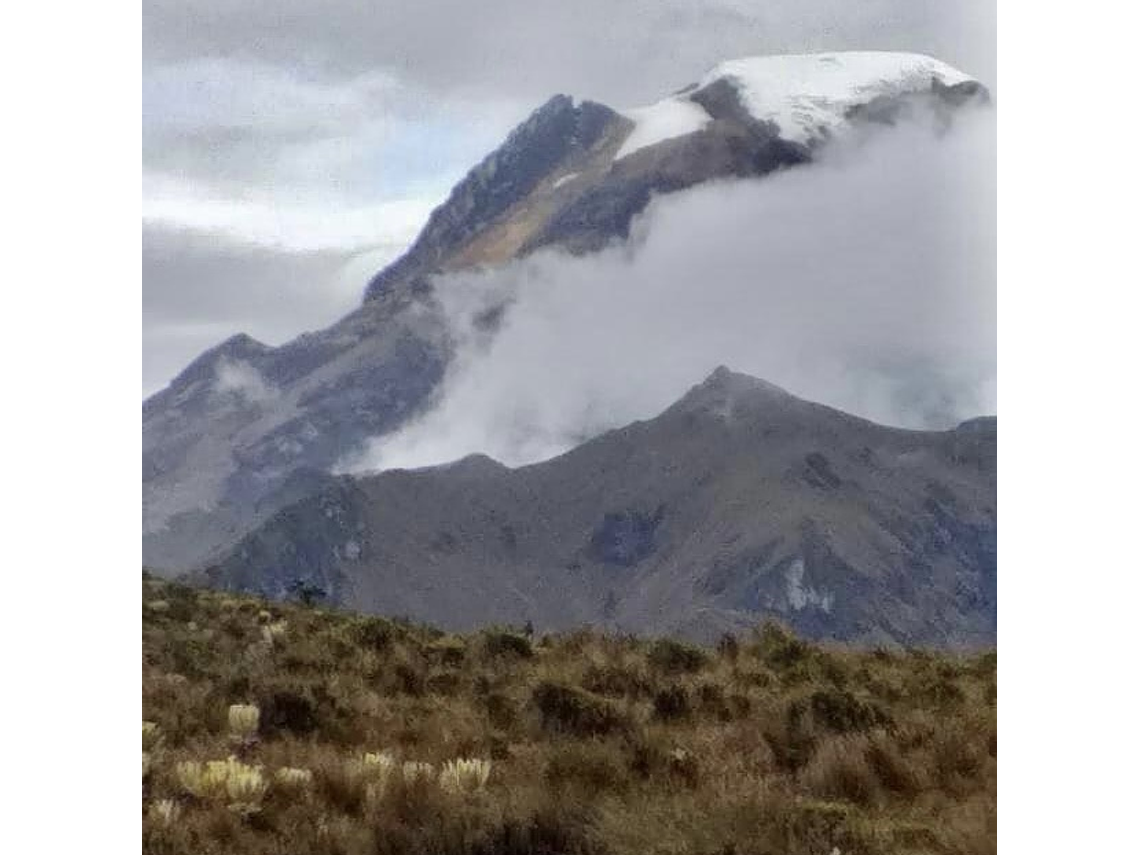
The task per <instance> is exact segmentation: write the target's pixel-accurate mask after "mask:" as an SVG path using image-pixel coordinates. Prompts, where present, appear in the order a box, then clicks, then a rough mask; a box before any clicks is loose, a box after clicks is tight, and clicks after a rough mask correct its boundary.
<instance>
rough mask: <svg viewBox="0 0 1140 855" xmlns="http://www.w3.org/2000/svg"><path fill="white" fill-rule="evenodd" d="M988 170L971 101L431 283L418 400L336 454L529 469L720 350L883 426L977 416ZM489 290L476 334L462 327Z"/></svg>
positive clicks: (987, 308)
mask: <svg viewBox="0 0 1140 855" xmlns="http://www.w3.org/2000/svg"><path fill="white" fill-rule="evenodd" d="M994 175H995V152H994V121H993V115H992V112H991V111H988V110H983V111H980V112H977V113H972V114H970V115H966V116H960V117H959V119H958V121H957V122H956V124H955V127H954V129H953V130H952V131H950V132H949V133H939V132H936V131H934V130H932V129H931V127H930V125H929V123H921V124H920V123H915V124H913V125H908V126H903V127H899V128H894V129H891V130H889V131H882V132H879V133H876V134H875V135H873V136H871V137H868V138H866V139H861V140H853V141H849V142H847V143H845V144H842V145H837V146H835V147H833V149H832V150H831V151H830V152H828V153H827V154H826V156H825V157H824V158H823V159H822V160H821V161H820V162H818V163H816V164H813V165H811V166H808V167H802V168H797V169H792V170H788V171H786V172H784V173H781V174H779V175H774V176H769V177H766V178H763V179H757V180H749V181H738V182H726V183H722V184H718V185H713V186H703V187H700V188H697V189H694V190H691V191H687V192H685V193H680V194H674V195H671V196H665V197H661V198H659V199H658V200H657V201H655V202H654V203H653V204H652V205H651V206H650V208H649V209H648V210H647V211H646V213H645V214H644V216H643V217H642V218H641V220H640V221H639V223H638V224H637V227H636V229H635V237H634V239H633V240H631V242H630V243H629V244H627V245H625V246H615V247H613V248H611V249H609V250H606V251H604V252H602V253H598V254H596V255H592V256H587V257H582V258H569V257H566V256H563V255H558V254H542V255H538V256H535V257H532V258H530V259H526V260H523V261H520V262H517V263H514V264H512V265H510V266H509V267H507V268H505V269H502V270H499V271H495V272H489V273H481V274H474V273H473V274H467V275H451V276H448V277H446V278H442V279H440V280H438V281H437V285H438V288H439V293H440V295H441V297H442V299H443V300H444V303H445V305H446V307H447V311H448V313H449V315H450V317H451V320H452V323H453V324H454V325H455V329H456V332H457V335H458V336H459V337H460V340H461V345H460V351H459V356H458V358H457V359H456V361H455V363H454V364H453V367H452V369H451V371H450V372H449V375H448V377H447V378H446V380H445V382H444V384H443V386H442V388H441V391H440V394H439V396H438V399H437V404H436V406H435V407H434V408H433V409H432V410H431V411H430V412H429V413H427V414H426V415H425V416H424V417H423V418H422V419H420V420H419V421H417V422H415V423H413V424H411V425H409V426H408V427H407V428H405V429H404V430H402V431H400V432H398V433H397V434H395V435H393V436H390V437H387V438H383V439H380V440H378V441H376V442H375V443H374V445H373V446H372V448H370V449H369V450H368V452H367V453H366V454H364V455H363V456H362V457H360V458H358V459H355V460H352V461H346V462H345V468H347V469H351V470H362V469H376V468H383V469H387V468H411V467H417V466H425V465H431V464H437V463H442V462H445V461H449V460H454V459H457V458H460V457H462V456H464V455H467V454H470V453H474V452H482V453H486V454H489V455H491V456H492V457H495V458H496V459H498V460H501V461H503V462H505V463H507V464H509V465H518V464H524V463H529V462H535V461H538V460H542V459H545V458H547V457H550V456H552V455H555V454H558V453H560V452H562V451H564V450H566V449H568V448H569V447H571V446H573V445H575V444H577V443H578V442H581V441H582V440H583V439H585V438H587V437H590V436H593V435H595V434H597V433H599V432H601V431H603V430H606V429H609V428H613V427H618V426H621V425H624V424H627V423H629V422H631V421H633V420H636V419H643V418H649V417H652V416H654V415H656V414H657V413H659V412H660V411H661V410H662V409H664V408H665V407H667V406H668V405H669V404H671V403H672V402H673V401H675V400H676V399H677V398H678V397H679V396H681V395H682V394H684V392H685V390H686V389H688V388H689V387H690V386H692V385H693V384H694V383H697V382H699V381H700V380H702V379H703V378H704V377H705V376H706V375H707V374H708V373H709V372H711V371H712V369H713V368H715V367H716V366H717V365H718V364H722V363H723V364H726V365H728V366H730V367H731V368H733V369H735V370H738V371H743V372H746V373H749V374H753V375H755V376H758V377H761V378H764V379H766V380H769V381H771V382H774V383H776V384H778V385H781V386H783V387H784V388H786V389H787V390H789V391H790V392H792V393H794V394H797V395H799V396H801V397H804V398H808V399H811V400H815V401H819V402H822V403H825V404H829V405H831V406H835V407H838V408H841V409H843V410H846V411H849V412H852V413H855V414H858V415H861V416H864V417H867V418H870V419H873V420H876V421H879V422H884V423H887V424H893V425H898V426H904V427H928V428H944V427H950V426H952V425H953V424H955V423H956V422H957V421H959V420H962V419H965V418H969V417H972V416H975V415H979V414H988V413H994V412H996V379H995V378H996V364H995V363H996V340H995V339H996V327H995V221H994V219H995V217H994V215H995V194H994ZM502 300H509V301H510V307H509V309H508V311H507V312H506V313H505V315H504V317H503V321H502V324H501V326H500V328H499V330H498V332H497V333H496V334H494V335H489V334H486V333H480V332H478V328H477V326H476V325H474V324H473V320H474V319H475V318H476V317H478V316H479V315H480V314H481V313H482V312H484V311H485V310H486V309H487V307H488V306H491V305H494V304H495V303H496V302H497V301H502Z"/></svg>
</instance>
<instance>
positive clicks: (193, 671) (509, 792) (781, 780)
mask: <svg viewBox="0 0 1140 855" xmlns="http://www.w3.org/2000/svg"><path fill="white" fill-rule="evenodd" d="M143 600H144V609H143V615H144V619H143V715H144V718H145V721H146V723H145V724H144V729H143V739H144V751H145V757H146V759H145V761H144V770H143V842H144V850H145V851H146V852H148V853H156V855H158V853H196V855H210V853H219V855H220V853H236V854H237V855H242V853H250V854H251V855H252V853H258V854H259V855H261V854H262V853H281V855H286V853H288V854H289V855H302V854H303V853H345V855H349V853H352V855H356V853H361V855H363V853H388V854H389V855H402V853H422V854H423V855H428V853H432V855H523V853H546V855H553V853H567V855H574V854H575V853H576V854H577V855H650V854H651V853H662V854H663V853H686V855H688V853H697V854H698V855H703V854H704V853H707V855H729V853H733V855H768V853H771V855H776V853H779V855H801V853H802V855H808V853H811V855H816V853H824V855H830V853H831V852H832V851H833V850H834V849H836V848H838V849H839V851H840V852H842V853H844V855H858V853H919V852H922V853H947V855H949V854H950V853H971V855H972V853H986V852H991V851H993V850H994V849H995V840H994V838H995V825H996V818H995V804H996V776H997V772H996V768H997V761H996V753H997V748H996V745H997V738H996V710H995V698H996V688H995V686H996V663H997V660H996V656H995V655H994V654H993V653H987V654H984V655H980V656H976V657H972V658H956V657H950V656H941V655H936V654H930V653H921V652H913V653H902V652H883V651H877V652H876V651H853V650H840V649H825V648H822V647H820V646H817V645H812V644H807V643H805V642H802V641H800V640H799V639H796V638H794V637H792V636H791V635H789V634H788V633H786V632H784V631H782V630H781V629H779V628H778V627H775V626H771V625H769V626H766V627H764V628H761V629H758V630H757V631H756V632H754V633H752V634H751V635H749V636H742V637H740V638H736V639H725V640H724V641H723V642H722V643H721V644H720V645H718V646H717V648H716V649H715V650H703V649H698V648H693V647H690V646H688V645H684V644H680V643H677V642H673V641H657V642H650V641H642V640H637V639H632V638H617V637H612V636H604V635H600V634H596V633H591V632H585V631H583V632H576V633H572V634H567V635H563V636H558V637H553V638H543V639H540V640H537V641H534V642H533V643H532V642H531V641H530V640H528V639H527V638H525V637H524V636H522V635H521V634H517V633H515V632H513V631H511V630H509V629H503V628H499V629H488V630H486V631H484V632H482V633H478V634H474V635H470V636H466V637H460V636H455V635H446V634H444V633H440V632H437V631H435V630H432V629H430V628H427V627H420V626H413V625H410V624H407V623H403V622H400V621H391V620H384V619H381V618H374V617H364V616H360V615H353V614H347V613H340V612H336V611H334V610H328V609H322V610H318V609H313V608H309V607H303V606H292V605H283V604H279V603H266V602H264V601H260V600H255V599H253V598H243V597H239V596H235V595H230V594H220V593H216V592H211V591H198V590H193V589H189V588H185V587H182V586H178V585H173V584H169V583H163V582H158V581H155V580H149V579H147V580H144V585H143ZM155 602H162V603H165V606H163V607H160V608H157V609H156V608H153V606H152V604H153V603H155ZM268 627H280V629H278V630H273V631H271V632H270V633H269V634H271V635H272V638H271V639H270V638H267V633H266V629H267V628H268ZM286 627H287V630H286V629H285V628H286ZM232 709H236V711H233V712H232V711H231V710H232ZM255 709H256V713H255V712H254V710H255Z"/></svg>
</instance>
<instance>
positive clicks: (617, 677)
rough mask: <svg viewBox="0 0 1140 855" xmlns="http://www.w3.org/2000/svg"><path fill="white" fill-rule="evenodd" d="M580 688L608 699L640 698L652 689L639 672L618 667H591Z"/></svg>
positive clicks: (587, 670)
mask: <svg viewBox="0 0 1140 855" xmlns="http://www.w3.org/2000/svg"><path fill="white" fill-rule="evenodd" d="M582 686H583V688H585V689H588V690H589V691H591V692H596V693H597V694H599V695H605V696H606V697H609V698H642V697H645V696H646V695H648V694H649V692H650V691H651V690H652V688H653V687H652V686H651V684H650V682H649V680H648V679H646V677H645V675H644V674H642V673H641V672H640V671H638V670H636V669H632V668H624V667H621V666H618V665H591V666H590V667H589V668H587V669H586V674H585V676H584V677H583V678H582Z"/></svg>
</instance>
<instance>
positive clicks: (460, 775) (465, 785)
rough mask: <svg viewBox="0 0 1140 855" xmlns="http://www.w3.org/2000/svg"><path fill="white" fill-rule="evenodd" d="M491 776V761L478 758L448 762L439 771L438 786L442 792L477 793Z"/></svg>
mask: <svg viewBox="0 0 1140 855" xmlns="http://www.w3.org/2000/svg"><path fill="white" fill-rule="evenodd" d="M490 776H491V761H490V760H482V759H478V758H474V759H466V758H462V757H461V758H459V759H456V760H448V761H447V762H446V763H444V764H443V768H442V769H440V770H439V785H440V787H441V788H442V789H443V790H444V792H449V793H455V794H469V793H477V792H479V791H480V790H482V789H483V788H484V787H485V786H486V785H487V779H488V778H489V777H490Z"/></svg>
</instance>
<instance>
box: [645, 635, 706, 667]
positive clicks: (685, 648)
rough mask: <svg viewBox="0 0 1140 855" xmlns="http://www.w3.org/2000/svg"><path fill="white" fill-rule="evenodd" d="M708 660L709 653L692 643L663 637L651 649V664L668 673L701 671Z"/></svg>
mask: <svg viewBox="0 0 1140 855" xmlns="http://www.w3.org/2000/svg"><path fill="white" fill-rule="evenodd" d="M707 662H708V654H707V653H705V652H704V651H703V650H701V649H700V648H697V647H693V646H692V645H691V644H685V643H684V642H680V641H674V640H673V639H671V638H661V639H658V640H657V641H655V642H654V643H653V646H652V647H651V648H650V649H649V664H650V665H652V666H653V667H654V668H657V669H658V670H660V671H663V672H665V673H666V674H688V673H692V672H694V671H700V670H701V669H702V668H703V667H704V666H705V664H706V663H707Z"/></svg>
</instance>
